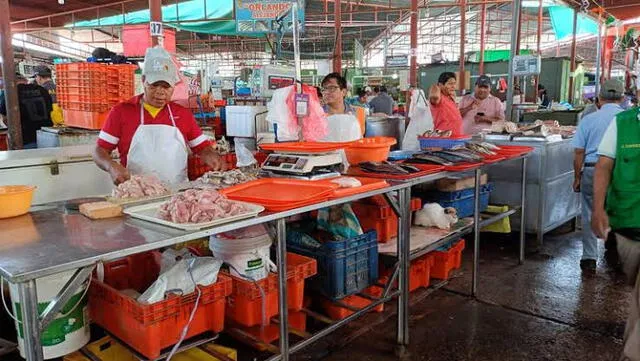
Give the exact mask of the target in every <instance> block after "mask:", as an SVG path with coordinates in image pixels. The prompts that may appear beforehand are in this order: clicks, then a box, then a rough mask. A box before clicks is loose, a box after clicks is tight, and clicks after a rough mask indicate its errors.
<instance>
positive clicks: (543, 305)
mask: <svg viewBox="0 0 640 361" xmlns="http://www.w3.org/2000/svg"><path fill="white" fill-rule="evenodd" d="M531 243H533V241H531ZM480 249H481V253H480V278H479V292H478V298H477V299H474V298H471V297H469V296H468V293H469V292H470V284H471V256H472V242H467V249H466V250H465V252H464V264H463V268H462V270H461V271H460V272H457V273H456V276H455V278H454V279H452V280H451V281H450V282H449V283H448V284H446V285H444V286H443V287H442V288H440V289H438V290H428V291H425V290H422V291H416V292H415V293H412V297H411V315H410V346H409V347H408V354H407V355H406V356H405V357H403V358H400V357H398V356H396V352H394V349H395V347H394V346H395V330H396V318H395V316H392V315H393V313H394V309H395V306H394V305H385V307H387V311H386V312H385V313H382V314H380V313H372V314H369V315H367V316H365V317H364V318H361V319H359V320H357V321H356V322H354V323H352V324H349V325H347V326H346V327H345V328H343V329H341V330H339V331H338V332H337V333H336V334H333V335H331V336H329V337H328V338H326V339H323V340H321V341H319V342H317V343H316V344H314V345H312V346H310V347H309V348H308V349H305V350H304V351H302V352H300V353H298V354H295V355H294V356H293V358H292V359H293V360H296V361H308V360H313V361H320V360H322V361H347V360H348V361H383V360H399V359H402V360H412V361H423V360H429V361H462V360H473V361H493V360H495V361H563V360H589V361H613V360H617V357H618V355H619V353H620V351H621V339H622V334H623V330H624V323H625V319H626V315H627V308H628V297H629V291H630V287H629V286H627V285H626V284H625V283H624V279H623V276H622V275H620V274H618V273H617V272H616V271H614V270H613V269H612V268H611V267H609V266H608V265H607V263H606V262H605V261H604V259H601V260H599V264H598V271H597V274H596V275H590V276H586V275H582V273H581V271H580V267H579V260H580V255H581V252H582V245H581V242H580V237H579V233H569V234H564V235H556V236H547V237H545V244H544V246H543V247H542V248H540V249H538V250H536V251H535V252H527V260H526V262H525V264H524V265H522V266H518V264H517V247H516V242H514V241H513V240H508V239H506V238H504V237H502V236H492V235H488V234H487V235H483V238H482V240H481V248H480ZM600 252H601V254H602V253H604V247H603V245H602V244H601V249H600ZM3 324H5V325H7V323H3ZM8 324H10V323H8ZM3 328H5V327H3ZM2 331H7V330H6V329H4V330H2ZM0 333H3V334H4V333H5V332H0ZM6 336H8V335H5V337H6ZM220 341H221V342H222V343H228V342H230V344H228V345H229V346H234V347H237V348H238V350H239V356H240V358H239V359H240V360H241V361H245V360H254V359H256V358H254V357H256V356H257V359H258V360H260V359H265V358H266V356H267V355H266V354H256V353H253V352H249V351H247V348H246V346H242V345H241V344H237V343H235V342H234V341H233V340H230V339H229V338H228V337H224V336H223V337H222V338H221V340H220ZM19 359H20V358H19V356H17V355H16V354H13V355H12V356H5V357H0V360H1V361H5V360H19Z"/></svg>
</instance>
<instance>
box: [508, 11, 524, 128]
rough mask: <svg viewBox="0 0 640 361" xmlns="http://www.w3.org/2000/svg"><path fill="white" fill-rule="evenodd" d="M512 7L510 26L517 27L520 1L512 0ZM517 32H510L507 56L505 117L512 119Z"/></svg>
mask: <svg viewBox="0 0 640 361" xmlns="http://www.w3.org/2000/svg"><path fill="white" fill-rule="evenodd" d="M512 6H513V9H512V12H511V28H512V29H517V28H518V27H519V24H520V9H521V6H522V2H521V1H514V2H513V5H512ZM518 37H519V36H518V32H517V31H514V32H512V33H511V56H510V57H509V81H508V85H507V87H508V88H507V112H506V119H507V120H512V119H511V118H512V116H513V111H512V108H513V86H514V85H515V83H514V79H513V56H514V55H516V54H517V53H518V48H517V46H518Z"/></svg>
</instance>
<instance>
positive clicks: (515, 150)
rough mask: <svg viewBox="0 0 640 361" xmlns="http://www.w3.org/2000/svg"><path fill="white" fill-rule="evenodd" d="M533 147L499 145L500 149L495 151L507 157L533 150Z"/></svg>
mask: <svg viewBox="0 0 640 361" xmlns="http://www.w3.org/2000/svg"><path fill="white" fill-rule="evenodd" d="M533 150H534V148H533V147H527V146H524V145H500V150H498V151H497V153H498V154H499V155H503V156H507V157H511V158H513V157H517V156H521V155H525V154H527V153H531V152H533Z"/></svg>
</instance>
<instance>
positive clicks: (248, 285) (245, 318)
mask: <svg viewBox="0 0 640 361" xmlns="http://www.w3.org/2000/svg"><path fill="white" fill-rule="evenodd" d="M317 272H318V269H317V263H316V260H315V259H313V258H309V257H305V256H301V255H298V254H295V253H287V305H288V306H289V309H291V310H293V311H300V310H302V307H303V303H304V280H305V279H306V278H309V277H311V276H313V275H315V274H316V273H317ZM229 276H230V277H231V278H232V279H233V291H232V293H231V296H230V297H229V298H228V299H227V310H226V317H227V318H228V319H229V320H231V321H233V322H235V323H238V324H240V325H242V326H246V327H252V326H255V325H259V324H261V323H262V294H261V292H260V288H262V290H263V291H264V294H265V298H266V304H265V314H266V315H265V319H266V320H267V322H269V320H270V319H271V317H273V316H275V315H277V314H278V275H277V274H275V273H272V274H270V275H269V276H268V277H267V278H265V279H262V280H260V281H258V282H257V285H256V283H255V282H252V281H247V280H245V279H242V278H240V277H235V276H232V275H229ZM258 285H259V287H258Z"/></svg>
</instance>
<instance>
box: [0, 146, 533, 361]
mask: <svg viewBox="0 0 640 361" xmlns="http://www.w3.org/2000/svg"><path fill="white" fill-rule="evenodd" d="M266 162H268V159H267V161H266ZM266 162H265V164H266ZM526 162H527V158H526V151H525V152H522V151H520V152H519V153H511V152H509V153H505V154H504V155H503V156H500V157H496V158H495V159H491V160H487V161H486V162H478V163H475V164H470V165H466V166H465V167H463V168H465V170H467V171H472V172H473V177H474V186H473V188H472V189H473V193H474V198H473V201H472V203H473V211H472V218H471V219H472V221H471V222H470V223H462V224H461V225H460V226H459V227H454V228H452V229H451V230H450V231H448V232H446V233H443V234H441V235H440V236H438V237H435V238H433V239H432V240H431V241H429V242H428V243H422V244H420V243H419V242H414V240H412V236H411V233H412V220H411V218H412V217H411V212H412V210H413V209H412V205H411V203H412V201H411V199H412V198H411V196H412V187H414V186H417V185H420V184H425V183H432V182H434V181H436V180H439V179H444V178H446V177H450V176H453V175H455V174H457V172H456V171H453V169H456V168H451V169H452V170H451V171H446V170H444V169H443V167H439V168H438V169H439V170H438V171H426V170H422V173H420V172H418V173H416V175H413V176H412V175H405V176H403V177H400V178H404V179H399V177H393V176H388V175H380V174H378V175H377V176H378V177H382V178H383V179H384V178H386V179H385V180H386V186H383V187H381V188H376V189H370V188H366V187H365V186H364V184H365V183H363V185H362V186H360V187H361V188H362V189H360V190H359V189H358V188H357V187H356V188H354V189H349V188H345V189H343V190H340V189H339V188H336V187H330V188H329V192H330V193H322V194H323V196H321V197H320V198H317V199H316V200H312V201H310V202H307V203H306V204H300V205H296V204H289V206H288V207H287V206H283V204H282V203H272V202H267V203H264V202H258V203H262V205H263V206H264V207H266V208H267V209H274V211H269V210H267V211H265V212H261V213H260V214H258V215H257V216H255V217H249V218H244V219H240V220H237V221H229V222H226V223H220V224H218V225H211V226H197V225H196V226H194V227H182V226H179V227H176V225H172V226H165V225H161V224H157V222H149V221H147V220H145V219H150V218H149V217H151V216H141V215H140V213H139V212H141V211H143V208H145V207H154V204H158V203H151V204H149V205H147V206H145V205H141V206H138V205H135V204H132V205H124V206H125V213H126V214H127V215H125V216H120V217H115V218H107V219H99V220H91V219H89V218H87V217H85V216H84V215H83V214H80V213H77V211H74V210H73V209H71V208H69V207H68V204H65V203H64V202H54V203H49V204H43V205H41V206H37V207H34V208H33V209H32V211H31V213H28V214H25V215H22V216H18V217H13V218H7V219H1V220H0V227H1V228H2V229H4V230H5V231H4V232H2V234H1V235H0V244H1V245H2V252H0V274H1V275H2V277H3V278H5V279H6V280H7V281H8V282H9V283H10V284H11V287H12V290H13V291H12V295H15V296H16V297H17V300H15V301H14V302H19V303H20V305H21V307H20V308H19V312H18V315H16V316H17V317H19V318H20V319H21V320H22V325H23V327H24V330H25V332H24V335H25V336H24V340H23V341H22V342H23V344H22V349H23V350H24V352H25V354H26V358H27V360H29V361H34V360H38V361H39V360H42V359H43V353H42V348H41V334H42V331H43V330H44V329H46V327H47V326H48V325H49V324H51V322H52V321H53V320H54V318H55V317H57V316H56V315H57V314H58V312H59V311H60V310H61V309H62V308H63V307H64V306H65V305H66V304H67V303H68V302H69V300H70V299H72V298H73V296H74V293H75V291H76V290H77V289H79V288H82V285H83V284H85V283H86V282H87V279H88V278H89V279H91V276H90V275H91V274H93V272H94V268H95V267H96V265H97V264H109V263H110V262H112V261H116V260H122V259H123V258H124V259H126V258H127V257H130V256H133V255H136V254H141V253H144V252H147V251H151V250H156V249H160V248H164V247H169V246H174V245H177V244H180V243H183V242H187V241H191V240H197V239H201V238H202V237H208V236H212V235H218V234H223V233H227V232H230V231H234V230H240V229H244V228H246V227H250V226H254V225H258V224H264V223H271V224H273V225H274V227H275V241H276V246H275V248H276V266H277V268H278V269H289V268H288V262H293V261H292V260H289V259H288V258H289V256H288V255H287V251H291V250H292V249H295V247H294V248H292V246H290V245H288V244H287V242H288V237H287V230H288V229H289V227H290V225H288V224H287V223H286V221H285V220H286V219H287V218H288V217H292V216H297V215H303V214H306V213H308V212H312V211H317V210H321V209H325V208H327V207H332V206H339V205H342V204H346V203H350V202H355V201H360V200H365V199H368V198H371V197H376V196H377V197H379V196H383V197H384V199H386V202H387V204H388V206H389V207H390V209H391V210H392V212H393V213H394V214H395V216H396V217H397V218H396V219H397V221H396V222H397V238H396V244H395V247H394V246H391V247H389V246H386V247H385V248H386V249H392V251H391V252H390V254H391V255H392V256H394V258H397V263H396V266H395V267H392V268H391V269H390V273H389V274H388V275H389V277H387V278H386V283H385V284H384V287H383V289H382V291H381V292H380V293H379V295H378V296H372V295H371V294H364V293H357V295H358V296H359V297H360V296H361V297H364V298H366V300H368V302H367V305H366V306H364V307H355V308H353V307H352V311H351V314H350V315H346V316H344V318H342V319H341V320H339V321H336V322H333V323H331V324H330V325H328V326H327V327H325V328H323V329H321V330H319V331H318V332H315V333H314V334H306V333H303V335H304V337H302V340H301V341H299V342H296V343H292V344H290V342H289V334H290V332H292V330H293V329H294V327H292V326H290V323H291V320H290V318H289V317H293V314H294V313H295V312H294V310H293V309H292V308H291V307H292V306H291V304H290V302H291V301H290V299H289V298H288V297H287V296H286V295H289V296H291V293H292V292H294V291H293V290H292V289H291V288H290V287H291V286H292V285H291V283H289V281H288V272H279V273H278V274H277V276H274V277H277V285H278V287H277V295H278V300H279V301H278V308H277V313H276V314H278V315H279V316H278V317H279V322H278V324H277V326H274V327H276V328H277V329H279V332H278V335H277V337H276V339H277V340H279V341H278V342H279V347H278V348H276V349H275V351H276V354H275V355H274V356H272V357H270V358H269V360H288V359H289V355H290V354H291V353H294V352H297V351H299V350H301V349H303V348H305V347H306V346H308V345H310V344H311V343H313V342H315V341H316V340H318V339H320V338H322V337H324V336H326V335H328V334H330V333H331V332H333V331H335V330H336V329H338V328H340V327H342V326H343V325H345V324H347V323H349V322H351V321H352V320H354V319H356V318H358V317H361V316H362V315H364V314H365V313H367V312H369V311H371V310H373V309H376V308H378V306H380V305H383V304H384V303H387V302H390V301H392V300H393V299H395V298H396V297H397V299H398V305H399V307H398V325H399V329H398V335H397V341H398V345H399V346H401V347H403V346H406V345H408V343H409V329H408V327H409V325H408V315H409V303H408V299H409V287H410V285H409V283H410V275H409V271H410V267H412V266H411V265H412V263H411V262H412V261H416V260H423V261H424V262H426V261H425V258H424V257H425V256H427V255H430V254H431V252H433V251H435V250H437V249H439V248H441V247H443V246H448V245H451V244H452V243H451V242H452V241H456V240H459V239H460V238H461V237H462V236H464V235H465V234H469V233H473V234H474V257H473V264H474V267H473V281H472V287H471V294H473V295H475V294H476V292H477V277H478V271H479V270H478V261H479V242H480V230H481V228H482V227H484V226H486V225H488V224H492V223H494V222H497V221H499V220H502V219H504V218H505V217H508V216H510V215H513V214H514V213H516V212H517V211H518V210H521V211H523V212H524V213H525V214H526V210H525V208H524V205H525V204H524V191H525V188H524V187H521V189H520V191H521V193H518V194H521V196H522V197H523V198H521V199H520V201H517V202H514V203H513V207H512V208H510V209H509V210H508V211H505V212H501V213H499V214H497V215H492V216H487V215H484V214H483V215H481V213H480V210H481V208H480V199H481V196H480V192H481V178H482V173H483V172H484V171H487V170H490V169H491V168H492V167H499V166H501V165H502V164H509V165H510V166H511V167H513V168H518V167H519V165H521V167H522V168H521V171H518V172H512V173H511V174H522V181H523V182H526V180H525V177H526V176H527V174H526V173H525V172H524V170H525V169H527V168H526ZM460 167H461V166H460V165H458V168H460ZM424 169H427V168H424ZM96 171H97V170H96ZM68 174H69V173H66V172H64V173H63V175H68ZM264 180H267V181H268V180H269V178H263V179H262V180H258V181H249V182H248V183H245V184H241V185H240V187H239V188H238V187H233V186H232V187H231V188H228V189H227V190H223V191H222V192H223V193H226V194H228V196H229V197H230V198H232V199H236V198H235V197H240V194H241V190H243V189H245V190H246V189H248V188H247V187H248V186H247V185H252V184H255V185H256V186H258V185H259V184H262V183H264ZM55 181H60V179H58V180H54V182H55ZM254 182H257V183H254ZM271 182H273V181H271ZM277 182H281V181H277ZM287 182H289V183H291V184H293V183H292V181H289V180H286V181H285V183H287ZM297 182H308V183H304V184H305V185H306V186H309V185H311V186H312V187H320V186H323V187H326V183H324V182H326V181H317V182H312V181H297ZM318 182H320V183H318ZM274 184H275V183H274ZM287 184H288V183H287ZM372 184H376V182H372ZM523 184H524V183H523ZM249 187H252V186H249ZM249 189H250V188H249ZM290 189H293V188H290ZM187 192H189V191H187ZM271 193H273V192H271ZM100 194H104V193H99V192H98V193H96V194H94V195H100ZM234 194H235V195H234ZM260 194H262V196H259V195H260ZM265 194H267V193H266V192H262V191H260V192H249V193H248V194H246V195H245V196H251V197H254V198H255V197H258V198H255V199H256V200H259V199H260V197H265ZM237 199H240V198H237ZM279 208H280V209H282V210H275V209H279ZM81 211H82V209H81ZM145 217H146V218H145ZM152 218H153V217H152ZM520 219H521V223H522V222H524V218H523V217H522V216H521V217H520ZM187 225H188V224H187ZM25 227H26V228H25ZM179 228H182V229H179ZM25 229H27V230H28V232H25ZM381 245H382V243H381ZM459 245H462V247H464V243H460V242H458V243H456V246H455V247H453V248H451V252H455V253H456V254H458V259H459V255H460V254H461V249H462V248H460V247H459ZM456 247H457V248H456ZM519 247H520V254H519V259H520V262H522V261H523V260H524V233H523V232H521V233H520V246H519ZM394 248H395V249H394ZM376 262H377V261H376ZM60 272H67V273H68V274H69V278H68V281H67V282H66V283H65V284H64V285H63V287H62V288H61V290H60V291H59V292H58V293H57V294H55V293H54V294H53V295H52V296H51V298H52V300H53V301H52V302H51V303H49V305H48V306H47V307H46V309H45V310H44V312H42V313H41V314H40V313H39V312H37V309H38V300H39V299H40V298H38V297H40V295H41V294H42V290H43V288H42V287H43V286H42V285H40V284H39V282H38V281H37V280H38V279H42V278H43V277H49V276H52V275H56V274H59V273H60ZM448 273H449V271H448V270H447V271H446V274H448ZM446 277H448V276H446ZM396 280H398V281H399V282H398V284H397V287H396ZM371 281H373V280H371ZM89 282H90V281H89ZM96 282H97V281H96ZM220 282H221V281H220ZM86 287H88V286H86ZM360 290H362V289H360ZM356 291H357V290H356ZM90 294H93V293H90ZM90 299H91V298H90ZM102 322H105V321H102ZM174 328H175V327H174ZM180 328H181V327H178V329H180ZM233 329H234V328H233V327H232V328H231V329H230V330H229V332H232V331H233ZM298 334H299V333H298ZM119 336H120V338H123V337H124V336H122V335H119ZM212 337H215V335H214V336H212ZM210 339H211V338H208V339H207V340H210ZM200 343H202V339H199V340H195V341H193V340H190V341H187V342H185V343H184V344H183V347H182V348H181V350H183V349H188V348H189V347H194V346H197V345H199V344H200ZM154 350H155V349H154ZM149 352H152V351H149ZM153 352H155V351H153Z"/></svg>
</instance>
